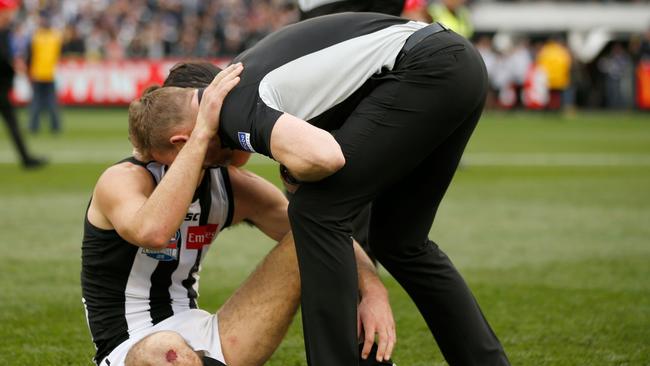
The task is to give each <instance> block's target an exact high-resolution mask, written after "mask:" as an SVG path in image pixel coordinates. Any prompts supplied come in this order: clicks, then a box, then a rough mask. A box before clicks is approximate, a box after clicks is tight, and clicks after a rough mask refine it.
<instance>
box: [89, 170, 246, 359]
mask: <svg viewBox="0 0 650 366" xmlns="http://www.w3.org/2000/svg"><path fill="white" fill-rule="evenodd" d="M127 161H128V162H131V163H133V164H136V165H139V166H142V167H143V168H144V169H147V170H148V171H149V173H150V174H151V176H152V178H153V179H154V182H155V183H156V184H157V183H158V182H160V180H161V179H162V177H163V176H164V175H165V171H166V166H164V165H162V164H160V163H157V162H149V163H143V162H140V161H138V160H136V159H134V158H127V159H125V160H123V161H121V162H120V163H123V162H127ZM118 164H119V163H118ZM232 214H233V198H232V190H231V187H230V180H229V177H228V170H227V168H214V169H208V170H206V174H205V175H204V177H203V180H202V181H201V183H200V185H199V187H198V188H197V190H196V192H195V195H194V199H193V202H192V204H191V205H190V207H189V209H188V212H187V215H186V216H185V220H184V222H183V224H182V225H181V227H180V228H179V229H178V230H177V232H176V235H175V236H174V237H173V238H171V239H170V242H169V245H168V246H167V247H166V248H165V249H162V250H158V251H153V250H148V249H144V248H140V247H137V246H135V245H133V244H130V243H128V242H127V241H125V240H124V239H122V238H121V237H120V236H119V235H118V234H117V232H116V231H115V230H102V229H100V228H97V227H95V226H93V225H92V224H91V223H90V222H89V221H88V216H87V213H86V219H85V221H84V236H83V244H82V255H81V256H82V270H81V287H82V301H83V304H84V307H85V310H86V318H87V321H88V327H89V328H90V332H91V335H92V338H93V342H94V344H95V347H96V348H97V353H96V355H95V358H94V361H95V363H96V364H99V363H100V362H101V361H102V359H103V358H104V357H106V356H107V355H108V354H109V353H110V352H111V351H112V350H113V349H114V348H115V347H116V346H118V345H119V344H120V343H122V342H123V341H125V340H126V339H128V338H129V334H132V333H134V332H138V331H141V330H143V329H146V328H148V327H151V326H153V325H155V324H157V323H159V322H161V321H162V320H164V319H166V318H168V317H170V316H172V315H174V314H176V313H179V312H182V311H185V310H188V309H195V308H197V297H198V286H199V273H198V272H199V270H200V266H201V260H202V259H203V258H204V257H205V255H206V252H207V251H208V249H209V248H210V243H211V242H212V241H213V240H214V239H215V237H216V236H217V235H218V233H219V232H220V231H221V230H222V229H223V228H225V227H227V226H228V225H230V223H231V221H232Z"/></svg>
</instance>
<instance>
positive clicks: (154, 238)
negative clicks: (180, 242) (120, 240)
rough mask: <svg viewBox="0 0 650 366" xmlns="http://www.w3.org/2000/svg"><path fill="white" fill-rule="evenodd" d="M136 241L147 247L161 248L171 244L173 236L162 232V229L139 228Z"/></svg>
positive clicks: (139, 244) (140, 245)
mask: <svg viewBox="0 0 650 366" xmlns="http://www.w3.org/2000/svg"><path fill="white" fill-rule="evenodd" d="M134 238H135V243H133V244H136V245H137V246H139V247H143V248H146V249H153V250H160V249H163V248H166V247H167V246H168V245H169V242H170V239H171V236H170V235H166V234H165V233H162V230H146V229H144V230H138V232H137V234H136V235H134Z"/></svg>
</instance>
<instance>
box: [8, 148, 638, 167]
mask: <svg viewBox="0 0 650 366" xmlns="http://www.w3.org/2000/svg"><path fill="white" fill-rule="evenodd" d="M44 155H46V156H47V157H48V158H49V159H50V161H51V162H52V163H66V164H82V163H108V164H110V163H113V162H116V161H118V160H120V159H122V158H125V157H127V156H128V155H129V151H125V152H124V154H116V152H115V150H106V151H97V150H94V151H92V152H84V153H83V154H80V153H79V151H69V150H68V151H65V150H63V151H52V152H51V153H49V154H44ZM14 162H17V155H16V154H15V153H14V152H11V151H7V150H6V149H2V150H0V163H2V164H10V163H14ZM250 162H251V163H253V164H276V162H274V161H273V160H271V159H268V158H266V157H263V156H259V155H254V156H253V157H252V158H251V161H250ZM463 165H465V166H521V167H525V166H537V167H544V166H548V167H553V166H587V167H590V166H593V167H599V166H603V167H611V166H640V167H645V166H650V154H601V153H467V154H465V155H464V156H463Z"/></svg>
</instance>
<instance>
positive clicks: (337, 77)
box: [258, 22, 426, 120]
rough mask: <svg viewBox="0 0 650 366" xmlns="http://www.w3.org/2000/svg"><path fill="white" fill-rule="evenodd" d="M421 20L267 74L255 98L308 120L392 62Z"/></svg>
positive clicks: (329, 49)
mask: <svg viewBox="0 0 650 366" xmlns="http://www.w3.org/2000/svg"><path fill="white" fill-rule="evenodd" d="M424 26H426V24H424V23H420V22H408V23H404V24H397V25H393V26H390V27H387V28H384V29H382V30H380V31H377V32H373V33H370V34H366V35H363V36H360V37H356V38H352V39H349V40H347V41H344V42H341V43H337V44H335V45H333V46H330V47H327V48H324V49H322V50H319V51H317V52H314V53H311V54H308V55H305V56H303V57H300V58H298V59H295V60H293V61H291V62H289V63H286V64H284V65H282V66H281V67H279V68H277V69H275V70H273V71H271V72H270V73H268V74H267V75H266V76H265V77H264V79H262V81H261V82H260V86H259V90H258V92H259V94H260V97H261V99H262V101H264V103H266V105H268V106H269V107H271V108H273V109H276V110H278V111H281V112H286V113H289V114H292V115H294V116H296V117H298V118H302V119H304V120H309V119H311V118H313V117H316V116H318V115H320V114H322V113H323V112H325V111H327V110H328V109H330V108H332V107H333V106H335V105H337V104H339V103H340V102H342V101H344V100H345V99H346V98H347V97H349V96H350V95H352V93H354V92H355V91H356V90H357V89H359V88H360V87H361V85H363V83H365V82H366V81H367V80H368V79H369V78H370V77H371V76H372V75H374V74H376V73H379V72H381V70H382V68H387V69H389V70H391V69H392V68H393V66H394V64H395V58H396V57H397V54H398V53H399V51H400V50H401V48H402V46H403V45H404V43H405V42H406V39H407V38H408V37H409V36H410V35H411V34H413V32H415V31H416V30H418V29H420V28H422V27H424Z"/></svg>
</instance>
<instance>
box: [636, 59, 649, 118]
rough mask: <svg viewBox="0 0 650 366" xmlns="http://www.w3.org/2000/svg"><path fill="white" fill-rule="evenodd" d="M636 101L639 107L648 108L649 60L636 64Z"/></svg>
mask: <svg viewBox="0 0 650 366" xmlns="http://www.w3.org/2000/svg"><path fill="white" fill-rule="evenodd" d="M636 103H637V106H639V108H641V109H650V61H643V62H640V63H639V66H637V69H636Z"/></svg>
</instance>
